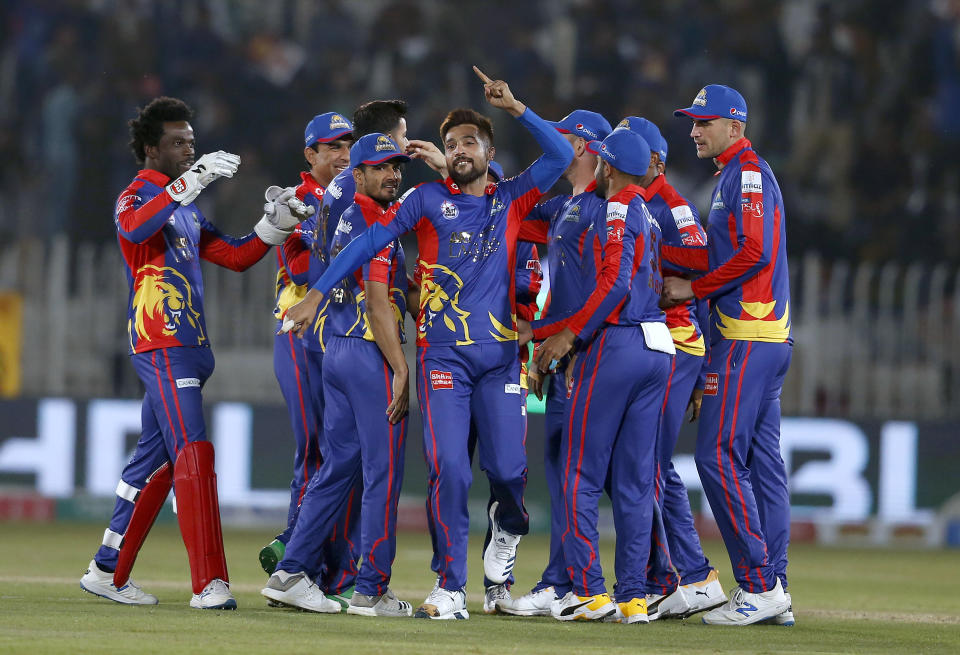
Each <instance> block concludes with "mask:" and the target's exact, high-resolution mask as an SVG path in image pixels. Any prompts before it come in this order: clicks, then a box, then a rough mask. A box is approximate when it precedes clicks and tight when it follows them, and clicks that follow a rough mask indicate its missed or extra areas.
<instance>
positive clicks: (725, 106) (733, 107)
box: [673, 84, 747, 123]
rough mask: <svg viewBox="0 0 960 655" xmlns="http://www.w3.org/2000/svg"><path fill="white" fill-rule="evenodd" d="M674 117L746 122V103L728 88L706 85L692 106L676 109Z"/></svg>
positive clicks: (734, 91) (719, 85)
mask: <svg viewBox="0 0 960 655" xmlns="http://www.w3.org/2000/svg"><path fill="white" fill-rule="evenodd" d="M673 115H674V116H689V117H690V118H693V119H696V120H701V121H710V120H713V119H714V118H732V119H734V120H737V121H743V122H744V123H746V122H747V101H746V100H744V99H743V96H742V95H740V93H739V92H737V90H736V89H731V88H730V87H729V86H723V85H722V84H708V85H707V86H705V87H703V88H702V89H700V93H698V94H697V97H696V98H694V99H693V104H692V105H690V106H689V107H687V108H686V109H678V110H676V111H675V112H673Z"/></svg>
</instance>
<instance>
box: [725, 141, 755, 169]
mask: <svg viewBox="0 0 960 655" xmlns="http://www.w3.org/2000/svg"><path fill="white" fill-rule="evenodd" d="M752 147H753V146H752V145H751V144H750V141H749V140H748V139H747V137H743V138H741V139H740V140H739V141H737V142H736V143H734V144H733V145H732V146H730V147H729V148H727V149H726V150H724V151H723V152H721V153H720V154H719V155H717V157H716V159H717V161H718V162H719V163H720V165H721V167H722V166H726V165H727V164H729V163H730V160H731V159H733V158H734V157H735V156H736V155H737V154H738V153H739V152H740V151H741V150H746V149H747V148H752Z"/></svg>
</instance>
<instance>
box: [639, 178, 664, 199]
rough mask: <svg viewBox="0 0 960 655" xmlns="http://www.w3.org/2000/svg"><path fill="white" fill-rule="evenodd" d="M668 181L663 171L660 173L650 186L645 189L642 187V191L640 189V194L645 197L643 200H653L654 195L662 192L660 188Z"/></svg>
mask: <svg viewBox="0 0 960 655" xmlns="http://www.w3.org/2000/svg"><path fill="white" fill-rule="evenodd" d="M666 181H667V178H665V177H664V176H663V173H661V174H660V175H657V176H656V177H655V178H653V182H651V183H650V186H648V187H647V188H645V189H644V188H643V187H640V188H641V189H642V191H640V196H641V197H642V198H643V201H644V202H650V201H651V200H653V197H654V196H655V195H657V194H658V193H660V189H662V188H663V185H664V183H665V182H666Z"/></svg>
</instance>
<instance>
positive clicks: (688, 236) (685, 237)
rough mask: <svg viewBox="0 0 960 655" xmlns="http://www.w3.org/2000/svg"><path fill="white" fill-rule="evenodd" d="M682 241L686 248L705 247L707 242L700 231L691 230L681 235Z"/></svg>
mask: <svg viewBox="0 0 960 655" xmlns="http://www.w3.org/2000/svg"><path fill="white" fill-rule="evenodd" d="M680 241H682V242H683V245H685V246H705V245H707V242H706V241H705V240H704V238H703V235H702V234H700V231H699V230H689V231H684V232H681V233H680Z"/></svg>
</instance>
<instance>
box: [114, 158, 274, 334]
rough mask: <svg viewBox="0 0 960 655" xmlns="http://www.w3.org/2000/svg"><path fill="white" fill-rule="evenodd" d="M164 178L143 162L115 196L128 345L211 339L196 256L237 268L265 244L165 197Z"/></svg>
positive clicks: (257, 256) (248, 262)
mask: <svg viewBox="0 0 960 655" xmlns="http://www.w3.org/2000/svg"><path fill="white" fill-rule="evenodd" d="M169 183H170V178H169V177H168V176H166V175H164V174H163V173H161V172H159V171H154V170H148V169H145V170H142V171H140V172H139V173H137V177H136V178H135V179H134V180H133V182H132V183H131V184H130V186H128V187H127V188H126V189H125V190H124V191H123V193H121V194H120V197H119V198H118V199H117V205H116V211H115V213H114V223H115V224H116V226H117V241H118V242H119V244H120V252H121V254H122V255H123V261H124V264H126V267H125V271H126V274H127V282H128V283H129V285H130V296H129V303H128V314H127V332H128V334H129V338H130V352H131V353H142V352H147V351H150V350H154V349H157V348H169V347H175V346H207V345H209V341H208V337H207V330H206V325H205V321H204V316H203V278H202V277H201V275H200V259H201V258H202V259H205V260H207V261H210V262H213V263H214V264H218V265H220V266H223V267H225V268H229V269H231V270H234V271H243V270H246V269H247V268H249V267H250V266H252V265H253V264H255V263H256V262H257V261H259V260H260V258H261V257H263V255H264V254H266V252H267V250H268V249H269V246H268V245H267V244H265V243H264V242H263V241H261V240H260V239H259V238H258V237H257V235H256V234H255V233H253V232H251V233H250V234H248V235H247V236H245V237H240V238H237V237H231V236H227V235H225V234H223V233H222V232H221V231H220V230H218V229H217V228H216V227H214V226H213V225H212V224H211V223H209V222H208V221H207V219H205V218H204V217H203V214H201V213H200V208H199V207H197V206H196V204H194V203H190V204H189V205H187V206H186V207H184V206H182V205H181V204H180V203H179V202H176V201H174V200H173V199H171V198H170V195H169V194H168V193H167V191H166V189H164V187H165V186H166V185H167V184H169Z"/></svg>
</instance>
